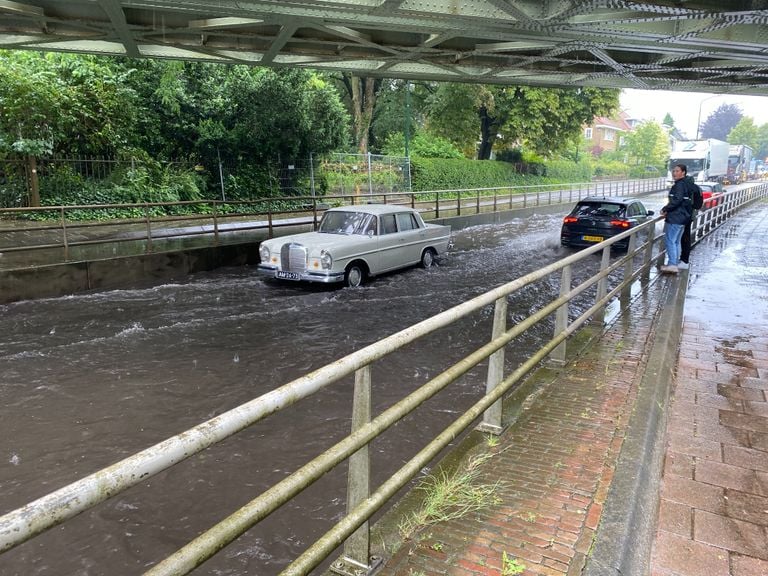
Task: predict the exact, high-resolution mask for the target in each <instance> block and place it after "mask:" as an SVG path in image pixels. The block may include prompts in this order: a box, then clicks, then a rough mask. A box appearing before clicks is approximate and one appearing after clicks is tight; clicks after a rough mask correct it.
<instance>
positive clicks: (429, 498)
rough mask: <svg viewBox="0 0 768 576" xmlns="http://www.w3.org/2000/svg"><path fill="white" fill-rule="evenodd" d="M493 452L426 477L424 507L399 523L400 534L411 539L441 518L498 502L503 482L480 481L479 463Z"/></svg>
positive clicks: (453, 517) (450, 518) (451, 516)
mask: <svg viewBox="0 0 768 576" xmlns="http://www.w3.org/2000/svg"><path fill="white" fill-rule="evenodd" d="M493 456H494V454H481V455H479V456H474V457H472V458H470V459H469V461H468V462H467V464H466V466H465V467H464V468H460V469H458V470H456V471H455V472H454V473H452V474H446V473H445V472H442V473H441V474H439V475H438V476H434V475H430V476H428V477H427V478H425V479H424V481H423V482H422V483H421V485H420V486H419V487H418V490H422V491H424V492H426V497H425V498H424V502H423V503H422V505H421V507H420V508H419V509H418V510H416V511H415V512H413V513H411V514H409V515H408V516H407V517H406V518H405V519H404V520H403V521H402V522H401V523H400V525H399V529H400V534H401V535H402V536H403V538H404V539H409V538H411V537H412V536H413V534H414V533H415V532H417V531H418V530H420V529H422V528H424V527H426V526H431V525H433V524H437V523H438V522H443V521H445V520H453V519H455V518H461V517H462V516H464V515H466V514H468V513H470V512H473V511H475V510H481V509H483V508H487V507H488V506H491V505H492V504H496V503H498V502H499V499H498V497H497V496H496V491H497V490H498V488H499V486H500V484H501V483H500V482H495V483H493V484H480V483H478V477H479V475H480V466H481V465H482V464H483V463H484V462H486V461H487V460H488V459H489V458H492V457H493Z"/></svg>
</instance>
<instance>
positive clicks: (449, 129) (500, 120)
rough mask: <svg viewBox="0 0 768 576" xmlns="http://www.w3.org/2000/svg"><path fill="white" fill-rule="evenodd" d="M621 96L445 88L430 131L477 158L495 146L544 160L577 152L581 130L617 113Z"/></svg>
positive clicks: (432, 114) (602, 92) (438, 95)
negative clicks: (530, 153) (500, 144)
mask: <svg viewBox="0 0 768 576" xmlns="http://www.w3.org/2000/svg"><path fill="white" fill-rule="evenodd" d="M618 104H619V91H618V90H615V89H601V88H536V87H531V86H495V85H481V84H472V85H467V84H454V83H448V84H442V85H440V86H439V87H438V89H437V91H436V93H435V96H434V98H433V99H432V102H431V104H430V109H429V119H428V126H429V128H430V129H431V130H432V131H434V132H435V133H437V134H438V135H441V136H444V137H446V138H450V139H452V140H453V141H454V142H455V143H456V144H457V145H458V146H459V148H461V149H463V150H465V152H466V151H468V150H471V149H472V148H473V147H474V146H473V145H474V143H475V142H478V140H479V142H478V144H477V158H478V159H481V160H485V159H488V158H490V156H491V151H492V149H493V147H494V145H495V144H496V143H497V142H499V141H501V142H503V146H504V147H506V148H509V147H514V146H523V147H524V148H526V149H529V150H532V151H534V152H536V153H538V154H541V155H543V156H552V155H553V154H554V153H556V152H559V151H561V150H567V149H569V148H570V149H573V148H574V147H575V146H576V145H577V144H578V141H579V138H580V136H581V128H582V125H583V124H585V123H587V122H591V121H592V119H593V118H594V117H595V116H602V115H608V114H610V113H612V112H614V111H615V110H616V109H617V108H618Z"/></svg>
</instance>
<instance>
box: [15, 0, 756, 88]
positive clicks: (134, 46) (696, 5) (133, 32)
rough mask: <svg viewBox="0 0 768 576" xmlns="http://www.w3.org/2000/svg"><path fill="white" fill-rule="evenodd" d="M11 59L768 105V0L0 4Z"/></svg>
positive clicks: (36, 0)
mask: <svg viewBox="0 0 768 576" xmlns="http://www.w3.org/2000/svg"><path fill="white" fill-rule="evenodd" d="M724 6H727V8H724ZM0 48H6V49H28V50H44V51H67V52H80V53H90V54H100V55H118V56H127V57H133V58H173V59H182V60H195V61H206V62H216V63H223V64H247V65H253V66H291V67H297V66H298V67H308V68H313V69H319V70H338V71H347V72H352V73H354V74H357V75H361V76H378V77H390V78H410V79H426V80H438V81H454V82H478V83H486V84H529V85H536V86H599V87H612V88H639V89H663V90H679V91H680V90H682V91H705V92H718V93H734V94H756V95H766V94H768V90H767V88H768V0H731V1H729V2H723V1H722V0H692V1H685V0H679V1H656V2H652V1H647V2H639V1H638V2H633V1H628V0H580V1H579V0H275V1H269V0H262V1H258V0H254V1H247V0H246V1H236V0H220V1H214V0H27V1H24V2H16V1H11V0H0Z"/></svg>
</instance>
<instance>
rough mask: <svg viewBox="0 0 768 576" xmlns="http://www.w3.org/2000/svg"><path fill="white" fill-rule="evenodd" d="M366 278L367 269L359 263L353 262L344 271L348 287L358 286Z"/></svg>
mask: <svg viewBox="0 0 768 576" xmlns="http://www.w3.org/2000/svg"><path fill="white" fill-rule="evenodd" d="M363 280H365V271H364V270H363V268H362V267H361V266H360V265H359V264H352V265H351V266H349V267H348V268H347V271H346V272H345V273H344V284H345V285H346V286H347V287H348V288H357V287H358V286H360V285H361V284H362V283H363Z"/></svg>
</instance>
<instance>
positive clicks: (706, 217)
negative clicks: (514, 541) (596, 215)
mask: <svg viewBox="0 0 768 576" xmlns="http://www.w3.org/2000/svg"><path fill="white" fill-rule="evenodd" d="M766 197H768V184H760V185H757V186H753V187H750V188H746V189H743V190H739V191H734V192H729V193H727V194H726V195H725V196H723V201H722V203H720V204H718V206H716V207H715V208H713V209H711V210H707V211H704V212H702V213H700V214H699V216H698V219H697V222H696V225H695V226H694V231H693V235H692V238H693V240H694V241H696V240H698V239H700V238H701V237H702V236H703V235H704V234H706V233H708V231H709V230H711V229H712V227H713V226H716V225H717V223H718V222H721V221H724V220H726V219H727V218H728V217H729V216H730V215H732V214H733V213H734V212H735V211H736V210H738V209H739V208H741V207H743V206H745V205H747V204H749V203H752V202H754V201H756V200H758V199H763V198H766ZM660 223H661V218H658V217H657V218H656V219H654V220H651V221H649V222H646V223H645V224H643V225H641V226H638V227H636V228H632V229H630V230H628V231H626V232H623V233H622V234H619V235H618V236H615V237H613V238H611V239H609V240H606V241H604V242H601V243H600V244H596V245H595V246H592V247H590V248H587V249H585V250H583V251H581V252H578V253H576V254H573V255H571V256H569V257H567V258H564V259H562V260H560V261H558V262H556V263H553V264H551V265H549V266H546V267H544V268H541V269H539V270H537V271H535V272H532V273H529V274H526V275H525V276H522V277H520V278H517V279H516V280H513V281H512V282H508V283H506V284H504V285H502V286H499V287H497V288H495V289H493V290H491V291H489V292H486V293H484V294H482V295H480V296H477V297H475V298H473V299H471V300H468V301H466V302H464V303H462V304H459V305H458V306H455V307H453V308H451V309H449V310H446V311H444V312H441V313H440V314H437V315H436V316H433V317H431V318H428V319H427V320H424V321H422V322H419V323H418V324H415V325H413V326H410V327H408V328H406V329H404V330H401V331H400V332H397V333H396V334H393V335H391V336H389V337H387V338H384V339H383V340H380V341H379V342H376V343H374V344H371V345H369V346H366V347H365V348H362V349H360V350H358V351H356V352H353V353H352V354H349V355H348V356H345V357H344V358H341V359H339V360H336V361H335V362H333V363H331V364H328V365H326V366H324V367H322V368H319V369H317V370H315V371H313V372H311V373H309V374H307V375H305V376H303V377H301V378H298V379H296V380H293V381H292V382H289V383H287V384H285V385H283V386H281V387H279V388H277V389H275V390H273V391H271V392H269V393H267V394H265V395H263V396H260V397H258V398H256V399H254V400H251V401H250V402H247V403H245V404H243V405H241V406H239V407H237V408H235V409H232V410H230V411H228V412H226V413H224V414H221V415H219V416H217V417H215V418H212V419H210V420H208V421H206V422H204V423H202V424H199V425H198V426H195V427H194V428H191V429H189V430H187V431H185V432H183V433H182V434H179V435H177V436H174V437H172V438H168V439H167V440H165V441H163V442H161V443H159V444H156V445H155V446H152V447H151V448H148V449H146V450H143V451H142V452H139V453H137V454H134V455H132V456H130V457H128V458H126V459H124V460H121V461H120V462H118V463H116V464H114V465H112V466H110V467H108V468H106V469H103V470H100V471H98V472H96V473H94V474H92V475H90V476H88V477H86V478H83V479H81V480H78V481H76V482H74V483H72V484H70V485H68V486H65V487H63V488H61V489H59V490H57V491H55V492H53V493H51V494H49V495H47V496H44V497H42V498H40V499H38V500H36V501H34V502H31V503H30V504H28V505H27V506H25V507H23V508H20V509H17V510H14V511H12V512H10V513H8V514H6V515H4V516H2V517H0V552H2V551H5V550H8V549H11V548H13V547H15V546H17V545H18V544H20V543H22V542H24V541H26V540H28V539H30V538H32V537H33V536H35V535H36V534H38V533H40V532H42V531H44V530H47V529H49V528H51V527H53V526H55V525H57V524H60V523H62V522H64V521H66V520H67V519H69V518H72V517H74V516H76V515H77V514H79V513H81V512H83V511H84V510H87V509H89V508H91V507H93V506H95V505H96V504H98V503H100V502H103V501H105V500H107V499H108V498H111V497H114V496H115V495H117V494H119V493H121V492H122V491H124V490H126V489H127V488H129V487H131V486H133V485H136V484H138V483H140V482H145V481H146V480H147V478H149V477H150V476H153V475H155V474H157V473H158V472H160V471H162V470H165V469H167V468H169V467H171V466H173V465H174V464H176V463H178V462H179V461H181V460H183V459H186V458H189V457H190V456H192V455H194V454H197V453H199V452H201V451H202V450H204V449H206V448H207V447H209V446H211V445H213V444H215V443H217V442H220V441H222V440H224V439H226V438H228V437H230V436H232V435H234V434H236V433H237V432H239V431H242V430H243V429H245V428H247V427H249V426H250V425H252V424H254V423H255V422H257V421H260V420H263V419H265V418H267V417H269V416H270V415H272V414H274V413H276V412H278V411H280V410H282V409H283V408H286V407H288V406H291V405H293V404H295V403H297V402H300V401H301V400H303V399H305V398H308V397H310V396H312V395H314V394H316V393H319V392H321V391H322V390H323V389H325V388H326V387H327V386H329V385H330V384H331V383H333V382H336V381H338V380H340V379H341V378H344V377H347V376H352V375H354V381H355V385H354V391H353V418H352V419H353V429H352V432H351V434H350V435H349V436H347V437H345V438H344V439H342V440H341V441H340V442H338V443H337V444H336V445H334V446H333V447H331V448H329V449H328V450H326V451H325V452H324V453H323V454H321V455H320V456H318V457H316V458H314V459H313V460H311V461H309V462H307V463H306V464H305V465H304V466H302V467H301V468H300V469H299V470H297V471H296V472H294V473H293V474H291V475H290V476H288V477H286V478H284V479H283V480H281V481H280V482H278V483H277V484H275V485H273V486H271V487H270V488H269V489H268V490H266V491H265V492H263V493H262V494H261V495H259V496H258V497H256V498H255V499H254V500H252V501H251V502H249V503H248V504H247V505H246V506H244V507H243V508H241V509H239V510H237V511H235V512H234V513H233V514H231V515H230V516H228V517H227V518H225V519H224V520H222V521H221V522H219V523H218V524H216V525H215V526H213V527H212V528H211V529H209V530H208V531H206V532H205V533H203V534H201V535H200V536H199V537H197V538H195V539H194V540H193V541H192V542H190V543H189V544H187V545H186V546H184V547H183V548H181V549H180V550H178V551H177V552H176V553H174V554H173V555H171V556H169V557H168V558H167V559H165V560H164V561H162V562H161V563H159V564H157V565H156V566H154V567H152V568H150V569H149V570H148V571H147V572H146V574H149V575H152V576H160V575H171V574H174V575H177V574H187V573H189V572H190V571H192V570H194V569H195V568H196V567H197V566H199V565H201V564H203V563H204V562H205V561H206V560H207V559H209V558H210V557H212V556H213V555H214V554H216V553H217V552H219V551H220V550H221V549H222V548H223V547H225V546H226V545H227V544H229V543H231V542H232V541H233V540H235V539H236V538H238V537H239V536H240V535H242V534H243V533H244V532H245V531H247V530H248V529H249V528H250V527H252V526H254V525H255V524H257V523H258V522H260V521H261V520H263V519H264V518H266V517H267V516H269V515H270V514H271V513H272V512H274V511H275V510H277V509H278V508H280V507H281V506H282V505H284V504H285V503H286V502H288V501H290V500H291V499H292V498H293V497H295V496H297V495H298V494H300V493H301V492H302V491H303V490H304V489H305V488H307V487H308V486H310V485H311V484H312V483H313V482H315V481H316V480H317V479H319V478H320V477H321V476H322V475H324V474H325V473H327V472H328V471H329V470H331V469H333V468H334V467H336V466H338V465H340V464H341V463H343V462H345V461H349V473H348V490H347V502H348V510H347V515H346V516H345V517H344V518H342V519H341V520H340V521H339V522H337V523H336V524H335V525H334V526H333V527H332V528H331V529H330V530H329V531H328V532H327V533H326V534H325V535H323V536H322V537H321V538H320V539H319V540H317V541H316V542H315V543H314V544H312V545H310V546H309V548H307V549H306V550H305V551H304V552H303V553H302V554H301V555H300V556H299V557H298V558H296V559H295V560H294V561H293V562H292V563H291V564H290V565H289V566H288V567H287V568H286V569H285V570H284V571H283V572H282V574H285V575H303V574H307V573H309V572H310V571H311V570H312V569H313V568H314V567H316V566H317V565H318V564H319V563H321V562H322V561H323V560H324V559H325V558H327V557H328V556H329V555H330V554H331V553H332V552H333V550H334V549H336V547H337V546H338V545H339V544H341V543H345V549H344V557H343V558H342V559H340V560H339V561H337V562H336V563H334V570H336V571H338V572H339V573H350V570H351V571H352V573H354V571H356V570H360V569H364V570H367V569H368V568H369V567H370V565H371V562H372V560H371V558H370V537H369V528H368V520H369V519H370V518H371V517H372V516H373V514H374V513H375V512H376V511H377V510H379V509H380V508H381V507H382V506H384V505H385V504H386V503H387V502H388V501H389V500H390V499H392V498H393V497H394V496H395V495H396V494H397V492H398V490H400V489H401V488H402V487H404V486H405V485H406V484H407V483H408V482H409V481H410V480H411V479H412V478H413V477H414V476H415V475H417V474H418V473H419V471H420V470H421V469H422V468H423V467H424V466H426V465H427V464H428V463H429V462H431V461H432V460H433V459H434V458H435V457H437V455H438V454H439V453H440V451H441V450H442V449H443V448H445V447H446V446H447V445H448V444H449V443H450V442H451V441H452V440H453V439H455V438H456V437H457V436H458V435H459V434H460V433H461V432H462V431H463V430H465V429H467V428H468V427H470V426H472V425H473V424H474V423H476V422H477V421H478V420H479V419H482V421H483V424H485V427H486V429H488V430H491V431H499V430H501V425H502V422H503V421H505V422H506V421H507V420H505V419H504V414H503V412H502V410H503V408H502V399H503V398H504V396H505V394H507V393H508V392H510V391H513V390H514V389H515V388H516V386H518V384H519V383H520V382H521V381H522V379H523V378H524V377H525V376H526V375H527V374H529V373H530V372H531V371H532V370H533V369H535V368H536V367H537V366H539V365H540V363H541V362H542V361H544V360H546V359H547V358H551V359H553V360H554V361H556V362H559V363H560V362H562V361H563V360H564V359H565V358H566V345H567V339H568V337H569V336H571V335H573V334H574V333H575V332H576V331H577V330H578V329H579V328H580V327H581V326H583V325H584V324H585V323H586V322H588V321H589V320H590V319H592V318H594V317H599V316H600V315H601V312H602V311H604V310H605V308H606V306H607V305H608V303H609V302H611V301H612V300H613V299H615V298H617V297H618V298H619V299H620V301H625V302H627V301H628V300H629V299H630V297H631V289H632V287H633V285H634V284H635V283H637V282H640V284H641V285H644V284H647V283H648V281H649V279H650V271H651V268H652V267H653V265H654V264H655V263H659V261H660V259H662V258H663V257H664V253H663V250H662V249H661V246H660V243H659V241H660V240H661V238H662V235H661V234H658V233H657V231H658V226H659V224H660ZM625 239H628V241H629V247H628V251H627V254H626V255H625V256H623V257H621V258H618V259H614V260H613V261H612V260H611V258H610V257H609V255H610V251H611V246H612V245H613V244H614V243H616V242H619V241H622V240H625ZM597 253H602V259H601V266H600V270H599V271H598V272H597V273H595V274H594V275H592V276H591V277H589V278H588V279H586V280H584V281H582V282H581V283H580V284H577V285H574V284H573V281H572V278H573V274H572V271H573V269H574V267H575V266H580V265H581V264H582V263H583V261H584V260H585V259H592V258H593V255H594V254H597ZM609 280H610V282H609ZM533 285H539V286H544V285H546V286H550V288H548V289H546V290H545V291H546V292H548V293H549V292H551V285H559V290H558V291H557V293H556V295H554V297H553V298H552V300H551V301H549V302H548V303H547V304H545V305H544V306H543V307H542V308H541V309H539V310H537V311H535V312H533V313H532V314H530V315H529V316H528V317H526V318H524V319H519V318H516V319H515V322H514V323H513V325H512V326H511V327H510V326H508V325H507V302H508V299H509V298H510V297H512V296H513V295H514V294H516V293H518V292H520V291H521V290H523V289H524V288H526V287H528V286H533ZM580 297H588V298H590V299H591V302H592V304H591V305H590V306H588V308H587V309H586V310H584V311H583V312H581V313H577V314H578V316H576V317H574V314H573V313H572V309H571V303H572V302H573V301H574V300H575V299H576V298H580ZM491 305H493V306H494V309H495V311H494V315H493V328H492V331H491V334H489V336H488V340H487V342H485V343H484V344H483V345H482V346H480V347H479V348H477V349H475V350H472V351H469V353H468V354H467V355H466V356H465V357H464V358H463V359H461V360H460V361H458V362H457V363H455V364H452V365H450V366H445V367H444V369H443V371H442V372H441V373H440V374H438V375H436V376H435V377H433V378H432V379H431V380H430V381H429V382H427V383H426V384H424V385H423V386H421V387H420V388H418V389H417V390H415V391H414V392H412V393H411V394H409V395H408V396H406V397H405V398H402V399H401V400H400V401H399V402H397V403H396V404H394V405H392V406H391V407H390V408H388V409H386V410H385V411H383V412H382V413H381V414H378V415H375V416H374V415H373V414H371V408H370V406H371V394H372V388H371V366H372V365H373V364H375V363H377V362H382V361H385V360H386V359H387V358H388V357H389V355H391V354H393V353H395V352H397V351H398V350H400V349H402V348H404V347H406V346H412V345H418V342H419V339H420V338H423V337H425V336H427V335H429V334H432V333H435V332H436V331H438V330H448V331H451V330H453V331H458V332H457V334H456V336H457V337H459V338H460V337H461V326H462V324H461V322H460V321H461V320H462V319H466V318H472V317H476V315H478V314H484V313H485V312H484V310H486V309H487V307H488V306H491ZM551 317H554V318H555V329H554V335H553V337H552V338H551V339H550V340H549V341H548V342H547V343H546V344H544V345H543V346H542V347H541V348H540V349H539V350H538V351H536V352H535V353H534V354H533V355H532V356H531V357H530V358H529V359H528V360H527V361H525V362H524V363H523V364H521V365H520V366H519V367H517V368H516V369H514V370H513V371H512V372H511V373H509V374H505V373H504V361H503V358H504V350H505V347H506V346H509V345H511V344H512V343H513V342H514V341H515V340H516V339H517V338H518V337H520V336H521V335H522V334H524V333H525V331H526V330H528V329H529V328H531V327H532V326H534V325H536V324H538V323H539V322H542V321H544V320H545V319H547V318H551ZM486 361H487V362H488V368H487V378H486V392H485V394H484V395H483V396H482V397H481V398H479V399H477V400H476V403H475V404H474V405H473V406H472V407H471V408H470V409H469V410H468V411H466V412H465V413H463V414H461V415H460V416H459V417H458V418H457V419H456V420H455V421H454V422H453V423H451V424H450V425H449V426H448V427H446V428H445V429H444V430H443V431H442V432H441V433H440V434H439V435H438V436H437V437H435V438H434V439H432V440H431V441H429V442H428V443H427V444H426V446H424V447H423V448H422V449H421V451H420V452H419V453H418V454H416V456H414V457H413V458H412V459H411V460H409V461H408V462H406V463H405V464H404V465H403V467H402V468H401V469H400V470H398V471H397V472H396V473H395V474H394V475H393V476H392V477H391V478H390V479H388V480H387V481H385V482H384V483H382V484H381V485H380V486H378V487H377V488H375V489H374V490H373V491H371V490H370V489H369V483H370V469H371V462H370V458H371V454H369V452H368V446H369V444H370V442H372V441H373V440H374V439H376V438H377V437H379V436H380V435H382V434H384V433H385V432H386V430H387V429H389V428H390V427H392V426H393V425H395V424H396V423H397V422H398V421H400V420H401V419H402V418H404V417H405V416H407V415H408V414H411V413H412V412H414V411H415V410H417V409H418V408H419V407H420V406H421V405H422V404H423V403H424V402H426V401H427V400H428V399H429V398H431V397H432V396H434V395H435V394H437V393H438V392H439V391H441V390H442V389H444V388H445V387H447V386H450V385H451V384H452V383H454V382H456V381H457V380H458V379H459V378H460V377H461V376H463V375H465V374H466V373H467V372H469V371H470V370H471V369H473V368H474V367H476V366H477V365H478V364H480V363H482V362H486ZM345 566H346V567H347V568H345ZM349 567H351V568H349Z"/></svg>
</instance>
